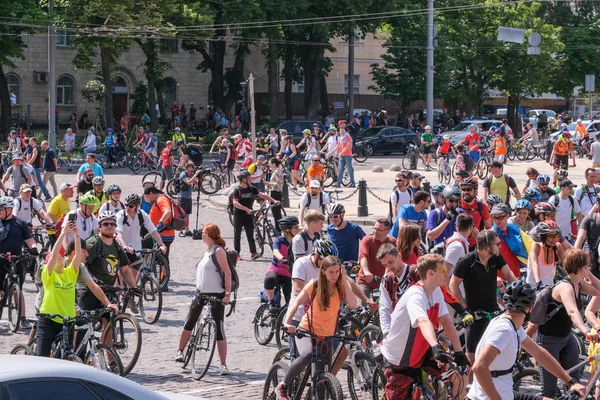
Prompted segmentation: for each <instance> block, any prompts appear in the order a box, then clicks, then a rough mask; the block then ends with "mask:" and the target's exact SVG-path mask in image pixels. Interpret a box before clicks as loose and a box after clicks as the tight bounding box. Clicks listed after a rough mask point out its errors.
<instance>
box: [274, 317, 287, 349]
mask: <svg viewBox="0 0 600 400" xmlns="http://www.w3.org/2000/svg"><path fill="white" fill-rule="evenodd" d="M286 314H287V306H283V307H282V308H281V311H280V312H279V315H278V316H277V321H275V343H277V348H278V349H279V350H280V351H281V350H284V349H287V350H288V351H289V350H290V341H289V340H290V339H289V335H288V333H287V331H286V330H285V329H283V319H284V318H285V315H286Z"/></svg>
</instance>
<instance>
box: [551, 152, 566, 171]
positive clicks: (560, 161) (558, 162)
mask: <svg viewBox="0 0 600 400" xmlns="http://www.w3.org/2000/svg"><path fill="white" fill-rule="evenodd" d="M554 167H555V168H558V169H565V170H567V169H569V155H568V154H567V155H566V156H559V155H558V154H556V155H555V156H554Z"/></svg>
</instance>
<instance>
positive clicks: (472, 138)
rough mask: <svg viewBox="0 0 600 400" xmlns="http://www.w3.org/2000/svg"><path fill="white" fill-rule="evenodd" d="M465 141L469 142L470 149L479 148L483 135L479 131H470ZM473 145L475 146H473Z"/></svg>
mask: <svg viewBox="0 0 600 400" xmlns="http://www.w3.org/2000/svg"><path fill="white" fill-rule="evenodd" d="M475 142H477V144H475ZM465 143H467V146H468V148H469V151H475V150H478V149H479V143H481V135H480V134H479V133H477V132H475V133H469V134H468V135H467V136H465ZM473 146H475V147H473Z"/></svg>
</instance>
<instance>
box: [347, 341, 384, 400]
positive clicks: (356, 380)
mask: <svg viewBox="0 0 600 400" xmlns="http://www.w3.org/2000/svg"><path fill="white" fill-rule="evenodd" d="M354 364H355V365H356V372H357V374H356V375H355V374H354V369H352V367H348V372H347V379H348V391H349V392H350V397H351V398H352V400H360V399H362V398H363V396H359V394H360V393H370V392H371V384H372V381H373V372H374V371H375V368H376V367H377V361H376V360H375V358H373V356H372V355H370V354H367V353H365V352H363V351H358V352H356V353H355V354H354Z"/></svg>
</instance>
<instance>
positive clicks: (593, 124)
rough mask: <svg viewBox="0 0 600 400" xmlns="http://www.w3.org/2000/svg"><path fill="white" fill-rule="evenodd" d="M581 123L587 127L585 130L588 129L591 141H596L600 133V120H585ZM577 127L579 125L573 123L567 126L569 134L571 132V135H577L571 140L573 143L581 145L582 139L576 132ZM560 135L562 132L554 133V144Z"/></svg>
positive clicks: (552, 135)
mask: <svg viewBox="0 0 600 400" xmlns="http://www.w3.org/2000/svg"><path fill="white" fill-rule="evenodd" d="M581 123H582V124H583V125H585V128H586V129H587V131H588V133H589V135H590V139H591V140H592V141H594V140H595V138H596V134H597V133H598V132H599V131H600V120H597V119H596V120H593V121H590V120H583V121H581ZM576 126H577V123H575V122H573V123H572V124H569V125H567V129H568V130H569V132H571V135H575V137H574V138H571V140H572V141H573V143H579V139H581V138H580V137H579V134H578V133H576V132H575V127H576ZM559 134H560V130H559V131H556V132H553V133H552V134H551V135H550V138H552V141H553V142H554V141H555V140H556V137H557V136H558V135H559Z"/></svg>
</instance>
